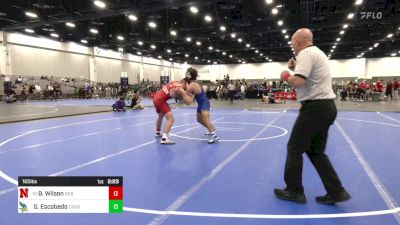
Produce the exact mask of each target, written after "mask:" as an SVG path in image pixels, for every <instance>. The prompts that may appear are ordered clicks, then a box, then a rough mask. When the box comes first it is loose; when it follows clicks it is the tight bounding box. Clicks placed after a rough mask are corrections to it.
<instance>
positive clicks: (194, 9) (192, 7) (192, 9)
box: [190, 6, 199, 14]
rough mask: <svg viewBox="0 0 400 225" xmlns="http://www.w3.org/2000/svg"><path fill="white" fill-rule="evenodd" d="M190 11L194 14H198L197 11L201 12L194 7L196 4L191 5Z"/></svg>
mask: <svg viewBox="0 0 400 225" xmlns="http://www.w3.org/2000/svg"><path fill="white" fill-rule="evenodd" d="M190 12H192V13H193V14H196V13H198V12H199V10H198V9H197V8H196V7H194V6H191V7H190Z"/></svg>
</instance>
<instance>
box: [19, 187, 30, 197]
mask: <svg viewBox="0 0 400 225" xmlns="http://www.w3.org/2000/svg"><path fill="white" fill-rule="evenodd" d="M28 190H29V189H28V188H20V189H19V197H20V198H28Z"/></svg>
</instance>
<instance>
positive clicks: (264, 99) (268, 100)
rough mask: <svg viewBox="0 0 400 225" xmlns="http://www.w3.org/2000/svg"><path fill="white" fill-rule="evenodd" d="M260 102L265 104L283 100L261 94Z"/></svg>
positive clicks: (277, 102)
mask: <svg viewBox="0 0 400 225" xmlns="http://www.w3.org/2000/svg"><path fill="white" fill-rule="evenodd" d="M261 102H263V103H265V104H283V103H285V101H283V100H280V99H276V98H275V97H274V96H273V95H264V94H263V95H262V98H261Z"/></svg>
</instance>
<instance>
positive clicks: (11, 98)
mask: <svg viewBox="0 0 400 225" xmlns="http://www.w3.org/2000/svg"><path fill="white" fill-rule="evenodd" d="M5 102H6V103H15V102H17V98H16V97H15V95H13V94H11V95H7V96H6V97H5Z"/></svg>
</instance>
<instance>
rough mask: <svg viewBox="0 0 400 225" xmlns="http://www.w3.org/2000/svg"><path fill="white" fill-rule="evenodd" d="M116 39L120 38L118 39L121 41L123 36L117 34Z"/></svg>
mask: <svg viewBox="0 0 400 225" xmlns="http://www.w3.org/2000/svg"><path fill="white" fill-rule="evenodd" d="M117 39H118V40H120V41H123V40H124V39H125V38H124V37H122V36H121V35H118V36H117Z"/></svg>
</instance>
